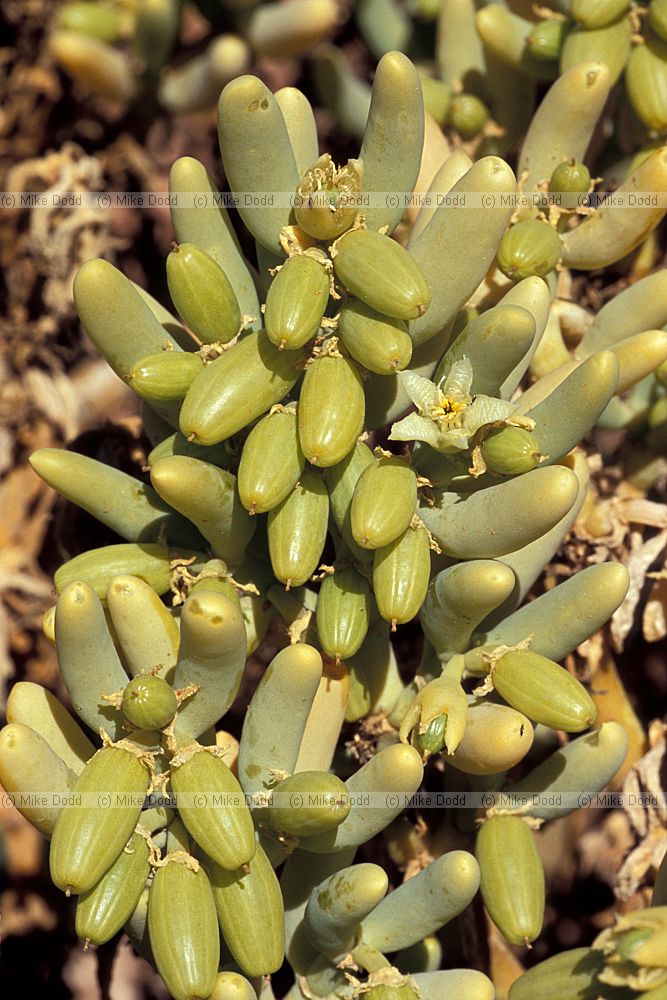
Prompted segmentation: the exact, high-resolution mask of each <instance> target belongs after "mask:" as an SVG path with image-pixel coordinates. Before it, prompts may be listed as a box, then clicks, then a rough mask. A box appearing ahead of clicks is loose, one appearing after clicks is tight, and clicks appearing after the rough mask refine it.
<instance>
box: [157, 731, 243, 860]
mask: <svg viewBox="0 0 667 1000" xmlns="http://www.w3.org/2000/svg"><path fill="white" fill-rule="evenodd" d="M171 787H172V789H173V791H174V792H175V794H176V797H177V798H179V799H180V801H179V803H178V812H179V816H180V817H181V819H182V820H183V823H184V824H185V826H186V827H187V829H188V832H189V833H190V835H191V836H192V837H194V839H195V840H196V841H197V843H198V844H199V846H200V847H201V848H202V849H203V850H204V851H206V853H207V854H208V855H209V857H211V858H212V859H213V860H214V861H215V862H217V864H219V865H220V866H221V867H222V868H225V869H227V870H228V871H234V870H235V869H236V868H240V867H241V866H242V865H245V864H247V863H248V862H249V861H250V860H251V859H252V858H253V857H254V855H255V849H256V843H255V829H254V827H253V823H252V816H251V815H250V810H249V809H248V807H247V805H246V804H245V799H244V797H243V789H242V788H241V786H240V785H239V783H238V781H237V780H236V778H235V777H234V775H233V774H232V772H231V771H230V770H229V768H228V767H227V765H226V764H225V762H224V760H222V758H221V757H217V756H214V755H213V754H212V753H209V752H208V751H206V750H201V749H200V750H196V751H195V752H193V753H191V754H188V750H187V748H186V750H185V751H184V752H183V758H182V762H181V760H179V756H177V757H176V758H175V760H174V762H173V763H172V770H171Z"/></svg>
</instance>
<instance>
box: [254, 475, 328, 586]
mask: <svg viewBox="0 0 667 1000" xmlns="http://www.w3.org/2000/svg"><path fill="white" fill-rule="evenodd" d="M328 520H329V496H328V493H327V489H326V486H325V484H324V482H323V480H322V479H321V478H320V477H319V476H317V475H316V474H315V473H314V472H311V471H310V470H309V469H306V470H305V471H304V473H303V475H302V476H301V478H300V480H299V482H298V483H297V484H296V486H295V487H294V489H293V490H292V492H291V493H290V495H289V496H288V497H287V498H286V499H285V500H283V501H282V503H280V504H279V505H278V506H277V507H275V508H274V509H273V510H271V511H269V523H268V535H269V555H270V557H271V566H272V567H273V572H274V573H275V575H276V577H277V579H278V580H280V582H281V583H284V584H285V586H286V587H287V589H288V590H289V588H290V587H300V586H301V584H303V583H305V582H306V580H307V579H308V578H309V577H310V576H312V574H313V573H314V572H315V570H316V569H317V567H318V565H319V562H320V558H321V556H322V550H323V549H324V543H325V541H326V537H327V524H328Z"/></svg>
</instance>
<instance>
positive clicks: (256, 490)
mask: <svg viewBox="0 0 667 1000" xmlns="http://www.w3.org/2000/svg"><path fill="white" fill-rule="evenodd" d="M305 464H306V459H305V458H304V454H303V452H302V451H301V444H300V443H299V428H298V424H297V414H296V408H295V407H293V406H290V407H285V408H284V409H277V410H276V411H275V412H274V413H269V414H268V415H267V416H266V417H263V418H262V419H261V420H260V421H259V423H258V424H255V426H254V427H253V429H252V430H251V431H250V434H249V435H248V437H247V439H246V442H245V444H244V445H243V451H242V452H241V461H240V463H239V474H238V487H239V496H240V497H241V503H242V504H243V506H244V507H245V508H246V510H249V511H250V512H251V514H263V513H265V512H266V511H268V510H273V508H274V507H277V506H278V504H279V503H281V502H282V501H283V500H284V499H285V498H286V497H287V496H289V494H290V493H291V492H292V490H293V489H294V487H295V486H296V484H297V482H298V480H299V476H300V475H301V473H302V472H303V467H304V465H305Z"/></svg>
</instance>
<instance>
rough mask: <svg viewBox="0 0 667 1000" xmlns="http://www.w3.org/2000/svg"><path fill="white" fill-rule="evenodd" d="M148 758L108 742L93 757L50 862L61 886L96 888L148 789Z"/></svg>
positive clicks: (61, 823)
mask: <svg viewBox="0 0 667 1000" xmlns="http://www.w3.org/2000/svg"><path fill="white" fill-rule="evenodd" d="M148 781H149V771H148V767H147V765H146V763H145V762H144V761H143V760H142V759H141V757H140V756H138V755H137V754H136V753H133V752H132V751H131V750H129V749H123V747H122V746H117V745H116V746H107V747H102V749H101V750H98V751H97V753H96V754H95V755H94V756H93V757H91V759H90V760H89V761H88V763H87V764H86V766H85V768H84V769H83V771H82V773H81V775H80V776H79V778H78V779H77V781H76V784H75V785H74V788H73V790H72V795H73V802H77V800H78V799H79V796H80V801H81V804H80V805H75V804H71V805H68V806H66V807H65V808H64V809H63V811H62V812H61V814H60V816H59V817H58V820H57V821H56V825H55V828H54V831H53V837H52V839H51V850H50V852H49V867H50V870H51V879H52V880H53V882H54V884H55V885H57V886H58V888H59V889H62V890H63V891H65V892H66V893H67V894H68V895H69V894H70V893H75V894H79V893H82V892H86V891H87V890H88V889H92V888H93V886H94V885H96V884H97V882H99V880H100V879H101V878H102V876H103V875H104V874H105V872H107V871H108V870H109V868H110V867H111V865H112V864H113V863H114V861H115V860H116V858H117V857H118V855H119V854H120V852H121V851H122V850H123V848H124V847H125V845H126V843H127V841H128V840H129V838H130V836H131V835H132V832H133V830H134V828H135V826H136V824H137V820H138V819H139V816H140V814H141V809H142V806H143V801H144V797H145V795H146V792H147V790H148Z"/></svg>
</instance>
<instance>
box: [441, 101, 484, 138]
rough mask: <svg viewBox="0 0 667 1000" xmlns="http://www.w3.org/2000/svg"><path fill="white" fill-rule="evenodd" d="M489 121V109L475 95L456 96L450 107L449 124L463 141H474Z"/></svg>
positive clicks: (448, 113)
mask: <svg viewBox="0 0 667 1000" xmlns="http://www.w3.org/2000/svg"><path fill="white" fill-rule="evenodd" d="M488 120H489V109H488V108H487V106H486V105H485V104H484V102H483V101H480V99H479V97H476V96H475V95H474V94H456V95H455V96H454V97H453V98H452V100H451V102H450V105H449V110H448V112H447V124H448V125H449V126H450V127H451V128H453V129H455V131H456V132H458V133H459V135H460V136H461V138H462V139H474V138H475V136H476V135H479V133H480V132H481V131H482V129H483V128H484V126H485V125H486V123H487V121H488Z"/></svg>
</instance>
